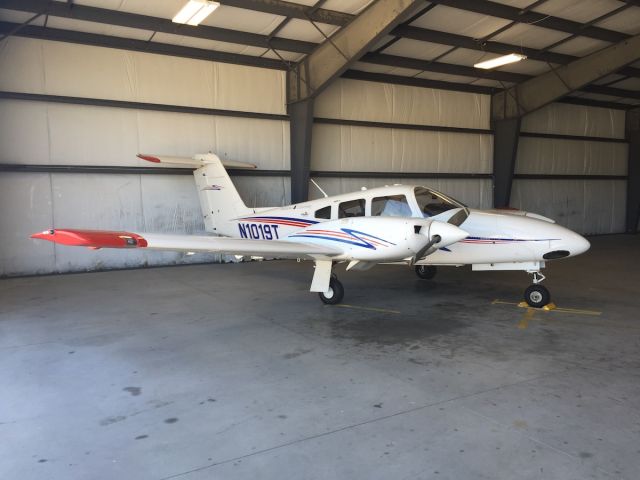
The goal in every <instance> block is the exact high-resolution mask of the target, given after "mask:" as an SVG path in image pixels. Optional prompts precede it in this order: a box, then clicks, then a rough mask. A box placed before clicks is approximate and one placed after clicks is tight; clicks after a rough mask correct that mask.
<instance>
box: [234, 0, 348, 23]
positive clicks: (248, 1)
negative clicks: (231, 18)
mask: <svg viewBox="0 0 640 480" xmlns="http://www.w3.org/2000/svg"><path fill="white" fill-rule="evenodd" d="M224 4H225V5H228V6H231V7H238V8H244V9H246V10H255V11H257V12H262V13H271V14H273V15H281V16H283V17H289V18H298V19H301V20H313V21H314V22H321V23H327V24H329V25H338V26H341V27H342V26H344V25H346V24H347V23H349V22H350V21H351V20H352V19H353V18H354V17H355V15H351V14H349V13H343V12H337V11H335V10H327V9H324V8H317V9H314V7H313V6H307V5H301V4H299V3H292V2H285V1H282V0H224Z"/></svg>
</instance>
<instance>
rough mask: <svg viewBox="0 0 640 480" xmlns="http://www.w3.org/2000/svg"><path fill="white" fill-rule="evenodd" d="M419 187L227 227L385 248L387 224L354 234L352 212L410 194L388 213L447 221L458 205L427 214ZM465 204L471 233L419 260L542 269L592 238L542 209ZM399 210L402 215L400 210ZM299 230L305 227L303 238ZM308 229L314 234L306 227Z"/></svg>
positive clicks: (368, 211)
mask: <svg viewBox="0 0 640 480" xmlns="http://www.w3.org/2000/svg"><path fill="white" fill-rule="evenodd" d="M416 188H421V187H416V186H410V185H393V186H387V187H380V188H372V189H367V190H361V191H357V192H352V193H348V194H344V195H336V196H331V197H326V198H321V199H318V200H312V201H308V202H304V203H300V204H296V205H290V206H286V207H277V208H268V209H256V210H255V213H254V214H252V215H248V216H245V217H242V218H238V219H234V220H233V221H231V222H230V223H229V225H228V226H227V228H226V231H225V232H223V233H224V234H226V235H228V236H232V237H239V238H248V239H256V240H292V241H302V240H304V241H307V242H312V243H321V244H326V245H331V244H334V245H335V244H339V243H340V244H342V245H341V246H344V244H345V243H347V242H348V241H350V242H351V243H355V244H356V246H357V247H358V246H359V248H362V249H381V248H384V247H385V242H389V241H392V240H393V239H392V238H391V237H392V235H391V232H389V226H388V225H386V226H385V227H384V228H383V230H382V231H380V230H378V229H374V231H367V232H358V233H356V234H355V236H354V233H353V232H352V231H350V230H349V225H348V224H349V220H350V219H351V218H355V217H358V216H365V217H372V216H376V215H375V213H380V212H374V210H375V208H376V207H375V205H376V202H378V203H379V200H378V199H389V198H403V197H404V199H406V205H405V204H404V203H403V204H402V205H401V208H400V211H396V212H391V215H387V218H389V216H397V217H402V218H429V219H432V220H439V221H443V222H447V221H448V220H449V219H450V218H451V217H452V216H453V215H454V214H455V213H456V212H457V211H459V210H460V209H455V208H451V209H449V210H446V211H444V212H442V213H438V214H437V215H431V216H426V215H425V214H424V213H423V211H422V210H421V209H420V206H419V204H418V201H417V200H416V197H415V195H414V192H415V190H416ZM344 205H346V206H347V207H353V206H354V205H355V206H356V210H358V209H359V211H355V212H352V215H350V216H344V215H348V213H347V214H344V209H343V208H342V206H344ZM403 209H404V210H403ZM352 210H353V208H352ZM466 210H467V212H468V216H467V217H466V219H465V220H464V221H463V222H462V223H461V224H459V226H460V228H463V229H464V230H465V231H466V232H468V233H469V236H468V237H467V238H465V239H463V240H461V241H459V242H457V243H455V244H452V245H449V246H447V247H443V248H440V249H438V250H437V251H435V252H434V253H432V254H430V255H429V256H427V257H425V258H424V259H422V260H420V261H418V262H417V264H427V265H466V264H472V265H474V268H477V269H497V270H500V269H518V270H520V269H538V268H540V267H542V266H544V262H546V261H548V260H554V259H558V258H565V257H569V256H573V255H578V254H580V253H583V252H584V251H586V250H587V249H588V248H589V242H588V241H587V240H586V239H584V238H583V237H582V236H581V235H579V234H577V233H575V232H573V231H571V230H569V229H567V228H565V227H563V226H560V225H557V224H556V223H554V222H553V221H552V220H550V219H547V218H545V217H542V216H540V215H535V214H531V213H527V212H521V211H511V210H504V211H501V210H477V209H466ZM394 213H395V214H394ZM398 213H399V214H401V215H397V214H398ZM377 216H380V215H377ZM383 216H384V215H383ZM323 217H326V218H323ZM336 220H338V222H336ZM326 222H330V224H331V225H332V227H331V228H330V229H325V228H323V227H322V224H323V223H326ZM341 224H344V228H340V225H341ZM301 231H304V232H305V235H304V237H303V238H301V233H300V232H301ZM309 231H311V233H310V234H308V233H307V232H309ZM361 234H364V235H370V236H372V237H373V239H374V241H373V242H367V241H366V237H364V239H363V235H361ZM363 240H364V241H363ZM370 240H371V238H370ZM358 244H359V245H358Z"/></svg>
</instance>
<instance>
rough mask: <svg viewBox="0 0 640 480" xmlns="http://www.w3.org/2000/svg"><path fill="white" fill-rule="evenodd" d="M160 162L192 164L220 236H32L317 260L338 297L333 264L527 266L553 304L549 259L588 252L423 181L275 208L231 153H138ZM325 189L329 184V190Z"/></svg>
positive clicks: (58, 232)
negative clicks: (251, 190)
mask: <svg viewBox="0 0 640 480" xmlns="http://www.w3.org/2000/svg"><path fill="white" fill-rule="evenodd" d="M138 157H139V158H142V159H144V160H148V161H150V162H155V163H169V164H178V165H189V166H192V167H194V168H195V170H194V172H193V174H194V177H195V181H196V186H197V189H198V193H199V197H200V204H201V206H202V214H203V217H204V225H205V229H206V231H207V232H208V233H210V234H216V236H214V235H210V236H207V235H170V234H160V233H158V234H156V233H135V232H118V231H102V230H72V229H59V228H56V229H51V230H45V231H44V232H41V233H36V234H34V235H32V238H37V239H41V240H48V241H51V242H55V243H59V244H62V245H72V246H82V247H89V248H93V249H98V248H145V249H153V250H176V251H184V252H217V253H228V254H232V255H241V256H255V257H273V258H292V259H303V260H312V261H314V262H315V271H314V274H313V279H312V281H311V288H310V290H311V291H312V292H318V293H319V296H320V299H321V300H322V301H323V302H324V303H327V304H337V303H339V302H340V301H341V300H342V298H343V296H344V288H343V286H342V284H341V283H340V281H338V278H337V277H336V275H335V274H333V273H332V268H333V266H334V265H335V264H336V263H342V262H348V266H347V270H368V269H369V268H371V267H373V266H375V265H376V264H380V263H384V264H400V265H408V266H413V267H415V271H416V274H417V275H418V276H419V277H420V278H432V277H433V276H434V275H435V273H436V266H437V265H450V266H461V265H469V264H470V265H472V269H473V270H523V271H526V272H528V273H530V274H532V276H533V283H532V285H530V286H529V287H528V288H527V289H526V290H525V292H524V298H525V300H526V302H527V303H528V304H529V305H530V306H532V307H538V308H540V307H543V306H545V305H547V304H548V303H549V302H550V294H549V291H548V290H547V289H546V288H545V287H544V286H542V285H541V284H540V282H541V281H542V280H544V275H542V274H541V273H540V269H541V268H543V267H544V265H545V262H546V261H548V260H556V259H560V258H565V257H571V256H574V255H579V254H580V253H583V252H585V251H586V250H588V249H589V242H588V241H587V240H585V239H584V238H583V237H582V236H580V235H578V234H577V233H575V232H573V231H571V230H569V229H567V228H564V227H562V226H560V225H557V224H556V223H555V222H554V221H553V220H551V219H548V218H546V217H543V216H540V215H536V214H533V213H528V212H523V211H513V210H505V211H503V210H476V209H471V208H468V207H466V206H465V205H463V204H462V203H460V202H458V201H457V200H454V199H453V198H451V197H449V196H447V195H445V194H443V193H440V192H437V191H435V190H433V189H431V188H427V187H422V186H409V185H393V186H385V187H380V188H371V189H365V188H363V189H362V190H360V191H357V192H354V193H347V194H343V195H335V196H326V195H325V197H324V198H320V199H318V200H310V201H307V202H304V203H298V204H294V205H288V206H285V207H274V208H249V207H247V206H246V205H245V204H244V202H243V201H242V199H241V198H240V195H239V194H238V191H237V190H236V188H235V186H234V185H233V182H232V181H231V179H230V178H229V175H228V174H227V171H226V169H225V167H228V168H256V167H255V165H250V164H247V163H242V162H235V161H226V160H225V161H221V160H220V159H219V158H218V157H217V156H216V155H214V154H211V153H208V154H202V155H195V156H194V157H193V158H187V157H169V156H161V155H138ZM323 193H324V192H323Z"/></svg>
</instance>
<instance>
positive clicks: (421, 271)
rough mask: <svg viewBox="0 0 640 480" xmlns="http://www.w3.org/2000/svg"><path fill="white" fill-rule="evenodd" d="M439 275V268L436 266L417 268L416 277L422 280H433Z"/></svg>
mask: <svg viewBox="0 0 640 480" xmlns="http://www.w3.org/2000/svg"><path fill="white" fill-rule="evenodd" d="M436 273H438V267H436V266H435V265H418V266H417V267H416V275H417V276H418V277H419V278H421V279H422V280H431V279H432V278H433V277H435V276H436Z"/></svg>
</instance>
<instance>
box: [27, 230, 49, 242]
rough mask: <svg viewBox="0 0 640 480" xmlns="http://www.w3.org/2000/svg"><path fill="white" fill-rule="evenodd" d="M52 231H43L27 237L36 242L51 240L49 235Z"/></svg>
mask: <svg viewBox="0 0 640 480" xmlns="http://www.w3.org/2000/svg"><path fill="white" fill-rule="evenodd" d="M53 233H54V231H53V230H45V231H44V232H38V233H34V234H32V235H29V238H35V239H36V240H51V238H50V237H51V235H53Z"/></svg>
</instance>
